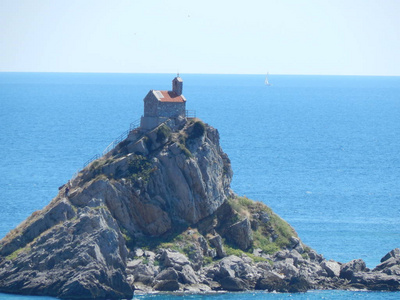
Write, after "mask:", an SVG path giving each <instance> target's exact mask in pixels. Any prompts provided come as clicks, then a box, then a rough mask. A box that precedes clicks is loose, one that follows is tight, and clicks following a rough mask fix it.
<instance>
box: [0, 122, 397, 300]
mask: <svg viewBox="0 0 400 300" xmlns="http://www.w3.org/2000/svg"><path fill="white" fill-rule="evenodd" d="M231 179H232V169H231V164H230V160H229V158H228V156H227V155H226V154H225V153H224V152H223V151H222V149H221V147H220V145H219V134H218V131H217V130H216V129H214V128H212V127H211V126H209V125H207V124H204V123H203V122H202V121H200V120H198V119H186V118H178V119H175V120H169V121H167V122H165V123H163V124H161V125H159V126H157V127H156V128H154V129H153V130H151V131H147V132H141V131H138V130H134V131H131V132H130V134H129V136H128V137H127V138H126V139H125V140H124V141H122V142H121V143H119V144H118V145H117V147H116V148H115V149H114V150H112V151H111V152H109V153H107V154H106V155H105V156H103V157H101V158H100V159H98V160H95V161H93V162H92V163H90V164H89V165H88V166H87V167H86V168H85V169H83V170H82V171H81V172H80V173H79V174H78V176H77V177H76V178H74V179H73V180H71V181H70V182H69V183H68V184H66V185H64V186H63V187H61V188H60V193H59V194H58V195H57V197H56V198H54V199H53V200H52V201H51V203H50V204H49V205H48V206H46V207H45V208H44V209H43V210H41V211H37V212H34V213H33V214H32V215H31V216H30V217H29V218H28V219H27V220H26V221H24V222H23V223H22V224H20V225H19V226H18V227H17V228H16V229H14V230H12V231H11V232H10V233H9V234H8V235H7V236H6V237H5V238H4V239H2V240H1V241H0V291H1V292H7V293H20V294H31V295H49V296H55V297H59V298H65V299H74V298H79V299H83V298H100V299H106V298H131V297H132V295H133V293H134V291H136V292H149V291H178V290H179V291H191V292H200V291H214V290H228V291H242V290H251V289H262V290H269V291H273V290H277V291H290V292H292V291H305V290H308V289H311V288H351V289H354V288H359V289H364V288H367V289H380V290H399V289H400V288H399V275H400V267H399V262H400V253H399V251H398V250H396V249H395V250H393V251H392V252H391V253H389V254H388V255H387V256H385V257H386V258H385V259H384V260H383V262H382V264H381V265H379V266H378V267H377V268H376V269H374V270H372V271H371V270H368V269H367V268H366V266H365V263H364V262H363V261H362V260H355V261H352V262H349V263H347V264H341V263H338V262H334V261H326V260H325V259H324V258H323V257H322V255H319V254H317V253H316V252H315V251H314V250H312V249H310V248H309V247H307V246H305V245H304V244H303V243H302V242H301V240H300V239H299V238H298V236H297V234H296V232H295V231H294V230H293V228H292V227H290V225H289V224H287V223H286V222H285V221H284V220H282V219H281V218H280V217H279V216H277V215H276V214H274V213H273V212H272V211H271V209H269V208H268V207H267V206H265V205H264V204H262V203H259V202H254V201H252V200H249V199H247V198H245V197H239V196H237V195H235V194H234V193H233V192H232V190H231V189H230V183H231Z"/></svg>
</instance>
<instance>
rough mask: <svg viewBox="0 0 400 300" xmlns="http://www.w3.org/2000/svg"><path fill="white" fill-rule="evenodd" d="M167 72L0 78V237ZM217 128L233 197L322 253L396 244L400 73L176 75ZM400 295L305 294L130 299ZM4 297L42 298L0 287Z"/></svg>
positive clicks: (374, 257)
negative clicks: (261, 209) (264, 208)
mask: <svg viewBox="0 0 400 300" xmlns="http://www.w3.org/2000/svg"><path fill="white" fill-rule="evenodd" d="M174 76H175V75H174V74H74V73H0V129H1V130H0V145H1V147H0V157H1V163H0V203H1V209H0V238H2V237H3V236H5V235H6V233H7V232H8V231H10V230H11V229H13V228H14V227H16V226H17V225H18V224H19V223H20V222H22V221H23V220H24V219H26V218H27V217H28V216H29V215H30V214H31V213H32V212H34V211H36V210H39V209H41V208H43V207H44V206H45V205H47V204H48V203H49V202H50V201H51V199H52V198H53V197H55V196H56V195H57V193H58V187H59V186H61V185H62V184H64V183H66V182H67V181H68V180H69V179H70V178H71V176H72V175H73V174H74V173H75V172H76V171H78V170H80V169H81V168H82V167H83V164H84V163H85V161H87V160H88V159H89V158H90V157H92V156H93V155H95V154H97V153H101V152H102V151H103V150H104V148H105V147H106V146H107V145H108V144H110V142H112V141H113V140H114V139H115V138H116V137H117V136H119V135H120V133H122V132H124V131H125V130H127V129H128V128H129V125H130V123H131V122H133V121H135V120H137V119H139V118H140V117H141V115H142V112H143V98H144V96H145V95H146V94H147V92H148V91H149V90H150V89H161V90H169V89H171V81H172V79H173V78H174ZM181 77H182V78H183V81H184V88H183V94H184V95H185V97H186V98H187V109H190V110H196V114H197V116H198V117H200V118H201V119H203V121H205V122H206V123H208V124H210V125H212V126H214V127H216V128H217V129H218V130H219V133H220V136H221V146H222V148H223V150H224V151H225V152H226V153H227V154H228V155H229V157H230V159H231V162H232V168H233V172H234V178H233V182H232V188H233V190H234V191H235V192H236V193H237V194H239V195H246V196H247V197H249V198H251V199H254V200H258V201H262V202H264V203H265V204H267V205H268V206H270V207H271V208H272V209H273V210H274V211H275V212H276V213H277V214H279V215H280V216H281V217H282V218H284V219H285V220H287V221H288V222H289V223H290V224H291V225H292V226H293V227H294V228H295V229H296V231H297V232H298V234H299V236H300V237H301V239H302V240H303V242H304V243H306V244H307V245H309V246H310V247H312V248H313V249H315V250H316V251H317V252H319V253H322V254H323V255H324V256H325V257H326V258H327V259H334V260H337V261H341V262H347V261H350V260H352V259H356V258H362V259H363V260H364V261H365V262H366V263H367V266H368V267H371V268H373V267H374V266H375V265H377V264H378V263H379V260H380V258H381V257H382V256H384V255H385V254H386V253H387V252H388V251H390V250H392V249H393V248H396V247H400V77H361V76H292V75H290V76H285V75H270V76H269V81H270V82H271V83H272V86H265V85H264V79H265V76H263V75H196V74H181ZM153 298H154V299H156V300H165V299H182V298H185V299H196V300H197V299H201V300H204V299H211V300H225V299H230V300H243V299H286V298H293V299H298V300H300V299H350V298H351V299H353V298H356V299H364V298H367V299H398V298H400V293H382V292H345V291H312V292H308V293H304V294H268V293H228V294H221V295H213V296H210V295H207V296H206V295H203V296H185V297H181V296H171V295H163V296H154V295H152V296H135V299H153ZM0 299H7V300H17V299H18V300H20V299H23V300H33V299H37V300H44V299H54V298H48V297H29V296H13V295H6V294H0Z"/></svg>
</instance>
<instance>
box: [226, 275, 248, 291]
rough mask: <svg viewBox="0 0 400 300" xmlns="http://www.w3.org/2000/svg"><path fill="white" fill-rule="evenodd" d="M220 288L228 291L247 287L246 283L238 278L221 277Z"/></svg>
mask: <svg viewBox="0 0 400 300" xmlns="http://www.w3.org/2000/svg"><path fill="white" fill-rule="evenodd" d="M219 283H220V284H221V288H222V289H224V290H227V291H230V292H239V291H245V290H248V289H249V286H248V284H247V283H246V282H245V281H243V280H242V279H240V278H236V277H223V278H221V279H220V280H219Z"/></svg>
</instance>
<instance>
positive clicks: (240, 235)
mask: <svg viewBox="0 0 400 300" xmlns="http://www.w3.org/2000/svg"><path fill="white" fill-rule="evenodd" d="M227 235H228V237H229V238H230V239H231V240H232V241H233V242H234V243H235V244H236V245H238V247H239V248H240V249H242V250H246V249H248V248H250V246H251V245H252V243H253V231H252V230H251V224H250V221H249V219H248V218H245V219H244V220H242V221H240V222H237V223H235V224H233V225H231V226H230V227H229V228H228V232H227Z"/></svg>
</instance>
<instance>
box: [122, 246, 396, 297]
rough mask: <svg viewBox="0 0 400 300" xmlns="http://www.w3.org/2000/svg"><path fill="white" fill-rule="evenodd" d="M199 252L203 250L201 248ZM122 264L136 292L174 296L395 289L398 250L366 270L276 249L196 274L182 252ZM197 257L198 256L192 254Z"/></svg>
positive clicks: (146, 254) (358, 263)
mask: <svg viewBox="0 0 400 300" xmlns="http://www.w3.org/2000/svg"><path fill="white" fill-rule="evenodd" d="M203 250H204V249H203ZM136 254H137V256H136V258H135V259H132V260H129V262H128V264H127V273H128V280H129V281H130V283H131V284H132V286H133V287H134V289H135V292H136V293H150V292H160V291H164V292H165V291H169V292H171V291H175V292H176V291H180V292H189V293H202V292H203V293H204V292H213V291H230V292H237V291H249V290H264V291H268V292H274V291H276V292H290V293H294V292H306V291H308V290H326V289H339V290H371V291H378V290H379V291H399V290H400V277H399V274H400V250H399V249H398V248H396V249H394V250H392V251H391V252H389V253H388V254H387V255H385V257H383V258H382V263H381V264H379V265H378V266H377V267H376V268H375V269H373V270H370V269H368V268H367V267H366V265H365V262H364V261H363V260H361V259H355V260H352V261H350V262H348V263H339V262H336V261H333V260H325V259H324V258H323V257H322V256H321V255H318V254H317V253H316V252H315V251H313V250H310V251H309V252H308V253H307V255H301V254H300V253H299V252H298V250H296V249H291V250H288V249H286V250H282V251H279V252H277V253H275V254H274V255H272V256H270V257H269V258H268V260H267V261H265V262H258V263H255V262H254V260H253V259H252V258H250V257H249V256H247V255H242V256H241V257H238V256H235V255H230V256H226V257H224V258H222V259H221V260H219V261H217V262H214V263H211V264H209V265H206V266H204V267H201V268H200V269H198V267H196V266H195V265H194V264H193V262H192V261H190V260H189V259H188V258H187V257H186V256H185V255H183V254H182V253H179V252H176V251H172V250H170V249H160V250H159V251H158V253H154V252H151V251H142V250H141V249H137V250H136ZM197 255H199V256H201V253H197Z"/></svg>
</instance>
